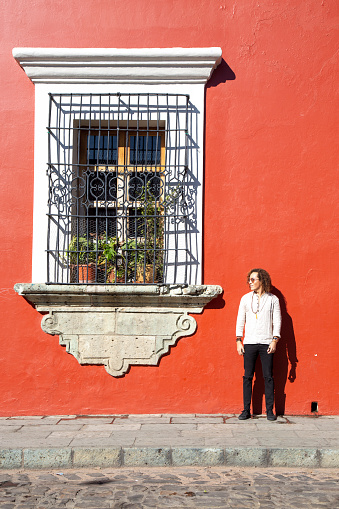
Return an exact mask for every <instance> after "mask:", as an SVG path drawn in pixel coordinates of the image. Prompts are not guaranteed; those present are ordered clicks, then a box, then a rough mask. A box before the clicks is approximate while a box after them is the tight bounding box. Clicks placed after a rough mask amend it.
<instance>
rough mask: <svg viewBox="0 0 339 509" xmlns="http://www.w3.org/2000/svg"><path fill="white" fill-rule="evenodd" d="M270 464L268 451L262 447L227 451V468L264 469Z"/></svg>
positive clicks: (233, 448)
mask: <svg viewBox="0 0 339 509" xmlns="http://www.w3.org/2000/svg"><path fill="white" fill-rule="evenodd" d="M267 462H268V453H267V449H265V448H261V447H248V448H247V447H246V448H245V447H238V448H236V447H230V448H226V449H225V463H226V465H227V466H242V467H264V466H266V465H267Z"/></svg>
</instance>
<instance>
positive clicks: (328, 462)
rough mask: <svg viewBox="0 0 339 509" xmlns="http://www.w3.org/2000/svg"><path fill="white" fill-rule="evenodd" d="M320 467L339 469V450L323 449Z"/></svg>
mask: <svg viewBox="0 0 339 509" xmlns="http://www.w3.org/2000/svg"><path fill="white" fill-rule="evenodd" d="M320 466H321V467H325V468H339V449H321V450H320Z"/></svg>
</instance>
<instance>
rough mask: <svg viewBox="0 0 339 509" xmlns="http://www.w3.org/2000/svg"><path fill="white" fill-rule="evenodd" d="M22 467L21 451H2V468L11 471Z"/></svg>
mask: <svg viewBox="0 0 339 509" xmlns="http://www.w3.org/2000/svg"><path fill="white" fill-rule="evenodd" d="M21 465H22V451H21V449H0V468H2V469H4V470H6V469H8V470H10V469H12V468H20V467H21Z"/></svg>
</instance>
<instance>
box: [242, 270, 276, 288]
mask: <svg viewBox="0 0 339 509" xmlns="http://www.w3.org/2000/svg"><path fill="white" fill-rule="evenodd" d="M253 272H257V273H258V278H259V281H260V282H261V283H262V289H263V291H264V292H266V293H269V292H270V291H271V276H270V275H269V273H268V272H267V271H266V270H264V269H252V270H250V271H249V272H248V274H247V282H249V279H250V275H251V274H252V273H253Z"/></svg>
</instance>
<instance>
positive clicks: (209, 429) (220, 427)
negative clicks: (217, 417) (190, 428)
mask: <svg viewBox="0 0 339 509" xmlns="http://www.w3.org/2000/svg"><path fill="white" fill-rule="evenodd" d="M197 431H201V432H204V433H211V434H214V433H220V434H221V433H225V434H231V429H230V428H228V427H227V426H226V425H225V424H214V423H213V424H212V423H208V424H206V423H198V425H197Z"/></svg>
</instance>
